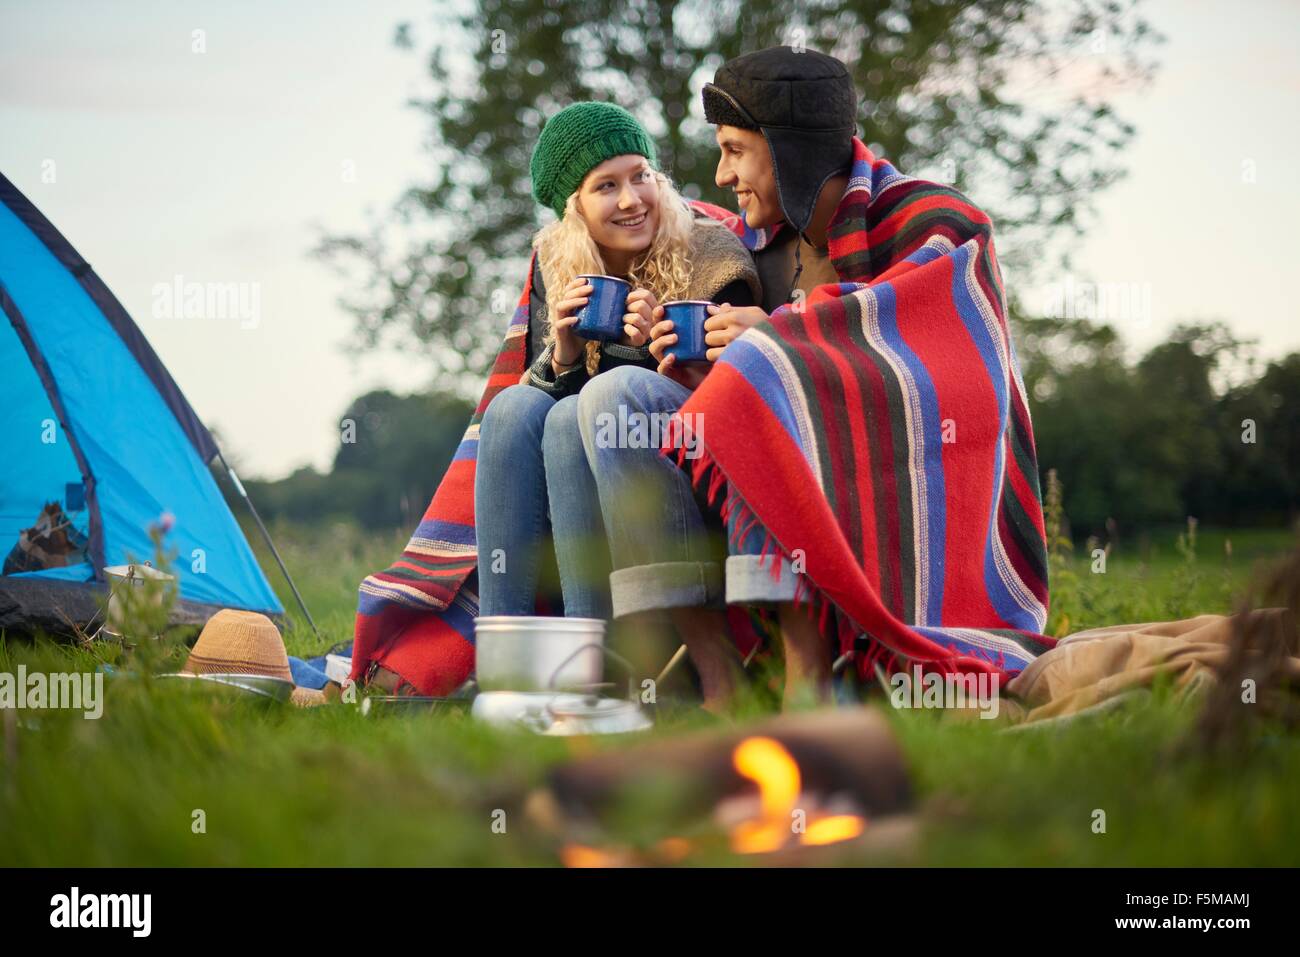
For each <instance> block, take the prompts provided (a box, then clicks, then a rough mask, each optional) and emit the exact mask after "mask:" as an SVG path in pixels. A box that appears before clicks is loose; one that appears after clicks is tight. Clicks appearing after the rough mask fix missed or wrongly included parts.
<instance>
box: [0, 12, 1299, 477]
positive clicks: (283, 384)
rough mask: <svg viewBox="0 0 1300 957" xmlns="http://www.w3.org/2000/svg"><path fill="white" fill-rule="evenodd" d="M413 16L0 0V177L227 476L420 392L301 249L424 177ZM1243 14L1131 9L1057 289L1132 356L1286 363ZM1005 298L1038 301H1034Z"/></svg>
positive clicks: (1277, 89)
mask: <svg viewBox="0 0 1300 957" xmlns="http://www.w3.org/2000/svg"><path fill="white" fill-rule="evenodd" d="M429 9H430V4H429V2H428V0H385V2H384V3H373V4H364V3H356V2H346V0H325V2H312V3H302V4H288V3H285V4H274V5H271V4H265V3H252V2H231V0H227V2H223V3H220V4H217V3H213V2H208V3H199V2H187V0H170V2H147V0H105V2H99V3H84V2H81V3H78V2H70V0H39V2H37V0H32V2H25V3H20V2H13V0H0V131H2V132H0V170H3V172H4V174H5V175H6V176H8V177H9V178H10V179H11V180H13V181H14V183H15V184H16V185H17V186H18V188H19V189H21V190H22V191H23V192H24V193H25V194H26V195H27V196H28V197H29V198H30V199H31V200H32V201H33V202H34V203H35V204H36V205H37V206H38V207H39V208H40V209H41V210H42V211H43V212H44V213H45V215H46V216H47V217H48V218H49V219H50V220H51V221H52V222H53V223H54V225H55V226H56V227H57V228H58V229H59V230H60V231H61V232H62V233H63V234H64V235H65V236H66V237H67V238H68V239H69V240H70V241H71V242H72V244H73V245H74V246H75V247H76V248H77V249H78V250H79V251H80V252H81V254H82V255H83V256H84V257H85V258H86V259H87V260H89V261H90V263H91V265H92V266H94V268H95V270H96V271H97V272H98V273H99V275H100V276H101V277H102V278H103V279H104V281H105V282H106V283H107V284H108V286H109V288H110V289H112V290H113V292H114V293H115V294H116V295H117V297H118V298H119V299H120V300H121V301H122V303H123V304H124V305H125V306H126V308H127V310H128V311H129V312H130V313H131V315H132V316H133V317H134V318H135V320H136V322H137V323H138V324H139V326H140V327H141V329H142V330H143V331H144V333H145V335H146V336H147V337H148V339H149V341H150V342H151V343H152V344H153V345H154V348H155V349H156V350H157V351H158V353H159V354H160V355H161V356H162V359H163V361H164V362H165V363H166V364H167V366H168V368H169V369H170V370H171V372H172V375H173V376H174V377H175V378H176V380H177V381H178V382H179V383H180V386H181V388H182V390H183V391H184V392H185V394H186V396H187V397H188V398H189V400H190V402H191V403H192V404H193V406H194V407H195V409H196V410H197V412H198V414H199V415H200V417H202V418H203V420H204V421H205V422H206V423H207V424H208V425H210V426H212V427H214V428H215V429H217V430H218V431H219V432H220V433H221V435H222V437H223V439H224V445H225V449H226V452H227V455H228V456H232V457H233V458H234V459H237V460H238V461H239V462H241V463H242V471H243V473H244V474H245V475H246V476H257V477H267V478H276V477H280V476H283V475H287V474H288V473H289V472H291V471H292V470H293V469H294V468H297V467H299V466H301V465H305V464H311V465H315V466H316V467H317V468H319V469H322V470H324V469H327V468H328V467H329V464H330V462H331V460H332V457H333V452H334V450H335V448H336V447H337V444H338V421H339V418H340V417H341V415H342V413H343V410H344V409H345V408H346V407H347V405H348V403H349V401H350V400H351V399H352V398H354V397H356V396H358V395H360V394H362V393H363V392H365V391H367V390H369V389H372V388H377V387H387V388H390V389H392V390H393V391H397V392H405V391H410V390H412V389H417V388H421V387H423V386H425V385H426V384H427V381H428V374H427V369H426V367H424V366H423V365H422V364H421V362H420V360H419V359H418V358H412V357H410V356H404V355H402V354H400V353H398V352H390V353H386V354H382V355H375V354H372V355H364V356H359V357H358V356H355V355H353V354H352V353H351V352H350V351H349V350H348V349H347V348H346V347H347V344H348V341H349V332H350V329H351V325H352V319H351V317H350V316H349V315H348V314H347V313H345V312H344V311H343V310H342V308H341V307H339V306H338V305H337V302H336V300H337V297H338V295H339V294H340V293H341V292H344V291H345V290H344V289H343V287H342V286H341V284H340V281H339V280H338V279H336V278H335V277H334V276H333V275H332V274H331V273H330V272H329V270H328V269H327V268H326V267H325V266H324V265H323V264H321V263H319V262H317V261H315V260H313V259H312V258H310V257H309V255H308V251H309V250H310V249H311V248H312V247H313V245H314V244H315V242H316V237H317V234H318V233H317V227H318V226H320V227H324V228H325V229H326V230H327V231H329V232H333V233H348V232H355V231H359V230H361V229H362V228H363V226H364V225H365V222H366V219H365V214H366V210H367V209H368V208H369V209H373V210H374V211H376V212H383V211H385V210H386V209H387V208H388V207H389V206H390V205H391V203H392V201H393V200H394V199H395V198H396V197H397V196H398V195H399V193H400V192H401V190H402V189H403V187H405V186H406V185H408V184H410V183H412V182H413V181H415V180H416V179H418V178H420V177H421V175H422V167H423V164H424V163H425V162H426V159H425V154H424V152H423V151H422V149H421V143H422V140H423V137H424V135H425V124H424V123H423V122H422V120H421V118H420V116H419V115H418V114H417V113H416V111H414V110H412V109H410V108H408V107H406V106H405V105H404V103H405V101H406V99H407V97H409V96H414V95H419V94H420V92H421V91H422V90H423V89H424V62H423V54H424V51H423V50H421V49H419V48H417V50H416V51H401V50H397V49H396V48H394V47H393V45H392V35H393V28H394V25H395V24H396V23H397V22H398V21H399V20H405V19H410V20H414V21H415V22H416V23H417V24H418V23H420V22H421V21H423V20H424V19H425V18H426V17H427V14H428V11H429ZM1248 9H1249V15H1248V16H1246V15H1243V9H1242V8H1241V7H1236V8H1233V14H1232V15H1226V14H1225V9H1224V7H1223V6H1222V5H1221V4H1217V3H1214V2H1211V0H1159V2H1154V3H1148V4H1146V5H1145V6H1144V10H1145V13H1146V16H1147V17H1148V19H1149V20H1151V21H1152V22H1153V24H1154V25H1155V26H1156V27H1157V28H1158V29H1159V30H1160V31H1161V32H1162V33H1164V34H1165V35H1166V37H1167V38H1168V41H1167V42H1166V43H1165V44H1163V45H1162V46H1160V47H1159V48H1157V49H1156V51H1155V53H1156V56H1157V57H1158V58H1159V59H1160V60H1161V62H1162V68H1161V70H1160V73H1159V74H1158V77H1157V80H1156V82H1155V84H1154V85H1153V86H1151V87H1148V88H1147V89H1146V90H1144V91H1142V92H1140V93H1125V94H1121V95H1119V96H1118V97H1116V98H1115V100H1114V104H1115V106H1116V107H1117V108H1118V110H1119V111H1120V113H1121V114H1122V115H1123V116H1124V117H1126V118H1127V119H1129V120H1130V121H1132V122H1134V123H1135V124H1136V125H1137V128H1138V138H1137V141H1136V142H1135V143H1134V145H1133V146H1132V147H1131V148H1130V150H1129V152H1128V154H1127V157H1126V164H1127V166H1128V169H1129V176H1128V178H1127V179H1126V180H1124V181H1123V182H1122V183H1120V184H1119V185H1117V186H1115V187H1113V188H1112V189H1111V190H1109V191H1108V192H1106V193H1105V194H1103V195H1102V197H1100V200H1099V213H1100V215H1099V217H1098V219H1097V220H1096V222H1095V224H1094V226H1093V228H1092V229H1091V230H1090V232H1089V234H1088V236H1087V237H1086V238H1085V239H1084V240H1082V241H1081V242H1080V243H1079V245H1078V246H1077V250H1076V271H1075V273H1074V274H1073V275H1072V276H1071V277H1069V282H1070V283H1072V284H1073V287H1072V288H1074V289H1075V290H1076V294H1077V290H1078V289H1079V284H1081V283H1083V282H1086V281H1092V282H1096V283H1101V284H1109V286H1110V288H1112V289H1118V290H1121V291H1127V290H1129V289H1134V290H1137V291H1138V292H1140V293H1141V296H1142V297H1145V298H1140V300H1135V301H1143V302H1148V301H1149V303H1150V309H1149V317H1150V318H1149V321H1147V320H1146V319H1145V318H1144V316H1143V315H1137V317H1136V318H1134V319H1131V320H1123V319H1122V317H1119V318H1121V321H1120V322H1119V325H1120V326H1121V328H1122V329H1123V330H1124V332H1125V334H1126V336H1127V337H1128V339H1129V341H1130V342H1132V343H1133V345H1134V347H1135V348H1141V347H1142V346H1144V345H1149V344H1150V343H1152V342H1155V341H1157V340H1158V339H1159V338H1160V337H1162V336H1163V335H1164V334H1165V333H1167V332H1168V330H1169V329H1170V328H1171V327H1172V326H1173V325H1174V324H1175V323H1176V322H1177V321H1179V320H1185V319H1212V318H1217V319H1223V320H1225V321H1227V322H1228V323H1229V324H1230V326H1231V327H1232V329H1233V330H1234V331H1235V332H1236V333H1237V334H1238V335H1240V336H1247V337H1256V338H1258V339H1259V340H1260V341H1261V351H1262V353H1263V355H1264V356H1266V357H1276V356H1280V355H1283V354H1285V353H1287V352H1291V351H1295V350H1297V349H1300V306H1297V304H1296V301H1295V298H1294V296H1293V295H1291V293H1290V289H1289V281H1286V280H1285V277H1286V276H1288V275H1292V274H1293V273H1294V271H1295V269H1294V266H1292V267H1288V266H1287V265H1286V264H1285V263H1284V257H1286V256H1288V254H1289V249H1290V243H1291V241H1292V236H1291V233H1292V224H1293V223H1295V222H1297V221H1300V186H1297V177H1296V175H1295V172H1294V165H1295V157H1296V156H1297V155H1300V124H1297V122H1296V116H1297V112H1298V111H1297V102H1298V101H1300V65H1298V63H1297V58H1296V56H1295V54H1294V45H1295V43H1296V41H1297V40H1298V39H1300V5H1296V4H1293V3H1288V2H1285V0H1252V3H1250V4H1249V5H1248ZM195 30H202V31H204V33H203V35H202V39H203V42H204V44H205V46H206V49H205V51H204V52H202V53H197V52H193V49H192V47H193V45H194V43H195V39H194V31H195ZM416 35H417V39H418V38H419V37H420V31H418V30H417V34H416ZM51 174H52V179H53V181H52V182H49V181H48V180H49V179H51ZM961 185H962V187H963V188H964V189H965V190H966V191H967V192H968V193H969V194H970V195H971V196H972V197H973V198H974V199H976V200H977V201H978V199H979V194H978V189H977V188H976V189H972V188H971V187H970V186H969V185H968V184H964V183H963V184H961ZM177 276H180V277H182V280H181V281H182V282H192V281H198V282H205V283H206V282H212V283H242V284H245V285H244V287H243V288H244V290H245V292H246V294H248V295H252V292H253V290H256V295H257V296H258V299H256V300H251V299H250V300H246V304H247V305H250V306H251V304H252V303H253V302H256V304H257V307H258V312H257V317H256V321H252V320H251V319H250V314H249V313H245V314H243V316H242V317H241V315H238V314H235V315H231V316H230V317H229V318H226V319H211V318H205V319H186V318H184V315H183V312H181V313H180V314H174V315H166V314H163V315H155V313H156V312H158V311H159V310H158V309H156V307H157V306H158V305H159V302H158V299H157V297H156V294H155V287H157V286H158V285H159V284H174V283H175V282H176V277H177ZM1049 278H1051V277H1049ZM1007 280H1008V283H1010V284H1014V283H1015V282H1016V277H1015V275H1014V274H1009V275H1008V276H1007ZM1054 281H1055V282H1057V283H1058V288H1062V287H1063V286H1064V282H1065V277H1057V278H1055V279H1054ZM1130 284H1137V285H1136V286H1132V285H1130ZM1021 291H1022V292H1023V293H1024V294H1025V295H1026V297H1027V300H1028V302H1029V304H1030V305H1034V304H1036V303H1040V302H1042V301H1044V300H1045V299H1046V298H1047V296H1048V294H1049V292H1050V289H1048V288H1046V287H1044V286H1043V285H1042V284H1040V285H1037V286H1035V287H1033V288H1022V290H1021Z"/></svg>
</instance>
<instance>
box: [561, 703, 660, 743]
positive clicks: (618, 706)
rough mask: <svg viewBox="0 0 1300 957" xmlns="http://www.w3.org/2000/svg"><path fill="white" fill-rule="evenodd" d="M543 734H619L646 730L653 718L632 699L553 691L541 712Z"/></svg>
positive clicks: (651, 725) (651, 723) (651, 724)
mask: <svg viewBox="0 0 1300 957" xmlns="http://www.w3.org/2000/svg"><path fill="white" fill-rule="evenodd" d="M541 723H542V725H543V727H541V728H539V730H540V731H541V732H542V734H549V735H557V736H569V735H577V734H622V733H624V732H627V731H647V730H649V729H650V728H651V727H653V724H654V722H652V721H651V720H650V719H649V718H648V717H647V716H646V715H645V713H644V712H643V711H642V710H641V707H640V705H638V704H637V703H636V702H635V701H629V700H628V699H626V698H599V697H597V696H596V695H585V694H564V695H556V696H555V697H554V698H553V699H552V700H551V701H550V703H549V704H547V705H546V709H545V711H544V713H543V714H542V721H541Z"/></svg>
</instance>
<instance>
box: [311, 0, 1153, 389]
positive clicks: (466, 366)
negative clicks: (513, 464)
mask: <svg viewBox="0 0 1300 957" xmlns="http://www.w3.org/2000/svg"><path fill="white" fill-rule="evenodd" d="M1134 2H1135V0H1123V2H1119V0H1070V2H1068V3H1065V4H1060V3H1053V4H1048V3H1043V2H1034V0H990V2H982V3H968V2H957V0H852V2H847V3H825V2H821V0H721V2H715V0H707V2H706V0H591V2H588V3H581V4H572V3H564V2H560V0H476V2H471V3H470V5H469V7H468V9H463V8H462V10H461V11H460V12H448V11H447V10H446V8H445V7H443V6H441V5H436V6H435V7H434V13H433V20H432V23H431V24H430V25H429V26H428V27H427V28H426V29H425V32H423V33H421V32H419V31H418V30H417V29H416V28H415V27H413V26H412V25H411V24H401V25H399V27H398V30H397V42H398V43H399V44H400V45H403V46H407V47H410V48H414V47H415V46H416V44H417V43H420V42H427V43H428V46H429V54H428V63H429V74H430V79H431V81H432V90H431V92H430V94H429V96H428V97H427V98H425V99H423V100H420V101H417V102H416V103H414V105H415V106H416V107H417V108H419V109H420V110H422V111H423V112H424V113H425V114H426V115H427V116H428V119H429V123H430V134H431V136H430V143H431V153H432V155H431V160H432V163H431V164H430V165H431V169H432V171H433V175H432V177H431V179H430V181H429V182H427V183H421V184H417V185H414V186H412V187H410V189H408V190H407V191H406V193H405V195H404V196H403V197H402V199H401V200H400V201H399V202H398V204H397V206H396V208H395V210H394V213H393V216H392V217H391V218H389V219H385V220H381V221H378V222H375V223H373V224H372V228H371V230H370V232H369V234H368V235H363V236H339V237H329V238H326V239H325V240H323V241H322V242H321V244H320V246H319V247H318V250H317V252H318V254H319V255H320V256H321V257H322V258H323V259H324V260H325V261H327V262H329V263H331V264H332V265H334V266H335V267H336V268H338V269H339V270H340V271H343V272H345V273H347V274H349V275H350V276H351V277H352V283H353V285H354V288H355V290H356V291H355V292H354V293H352V294H351V295H350V296H349V297H348V298H347V299H346V300H345V301H344V305H345V307H346V308H348V309H349V310H350V311H351V312H352V313H353V315H354V316H355V318H356V332H357V339H358V345H359V346H360V347H361V348H372V347H376V346H378V345H380V344H382V343H384V342H387V341H389V340H392V339H395V340H398V341H401V342H402V343H403V347H404V348H410V346H411V344H412V343H419V344H421V345H422V346H423V348H424V350H425V352H426V353H427V356H428V358H429V361H430V363H431V365H432V366H433V368H434V370H435V371H438V372H443V373H447V374H449V375H450V376H451V377H453V379H455V380H456V381H458V382H459V383H460V385H461V387H462V388H466V389H467V388H469V387H470V386H469V383H471V382H477V380H478V378H479V376H480V375H481V373H482V372H483V371H484V370H485V369H486V367H487V365H488V364H489V363H490V361H491V358H492V356H493V354H494V353H495V351H496V348H497V346H498V343H499V339H500V334H501V332H502V331H503V329H504V327H505V324H506V322H507V321H508V316H509V314H510V312H511V311H512V310H513V307H514V303H515V300H516V297H517V296H518V293H519V289H520V285H521V282H522V273H523V266H524V265H525V263H526V258H525V257H526V255H527V252H528V243H529V239H530V237H531V235H532V234H533V233H534V232H535V230H536V229H537V228H538V226H539V224H540V222H541V218H540V217H541V214H540V213H539V210H538V209H537V207H536V204H535V203H534V201H533V199H532V197H531V195H530V192H529V178H528V160H529V157H530V154H531V151H532V147H533V144H534V143H535V141H536V139H537V136H538V133H539V131H540V129H541V126H542V123H543V120H544V118H545V117H546V116H548V115H550V114H552V113H553V112H555V111H556V110H557V109H559V108H561V107H563V106H564V105H566V104H568V103H570V102H573V101H575V100H580V99H607V100H613V101H616V102H618V103H621V104H622V105H624V106H626V107H628V108H629V109H631V110H632V111H633V112H634V113H636V114H637V115H638V116H639V117H640V118H641V120H642V121H643V122H644V123H645V124H646V126H647V128H648V129H649V130H650V132H651V134H652V135H653V136H655V138H656V140H657V141H658V143H659V144H660V148H661V158H662V160H663V163H664V166H665V169H666V170H667V171H668V172H669V173H670V175H672V176H673V178H674V179H675V180H676V181H677V182H678V184H679V186H681V187H682V189H683V192H684V193H685V194H686V195H688V196H698V197H702V198H706V199H711V200H713V201H715V202H719V203H724V204H725V203H727V202H729V199H730V198H729V197H726V196H723V195H722V194H720V192H719V191H718V190H717V188H716V187H715V186H714V185H713V170H714V166H715V163H716V146H714V144H713V141H712V132H711V128H710V127H709V126H708V124H707V123H705V122H704V118H703V115H702V108H701V106H700V103H699V89H700V86H701V85H702V84H703V82H705V81H706V80H707V79H710V78H711V77H712V74H713V72H714V70H716V68H717V67H718V66H719V65H721V63H722V62H724V61H725V60H727V59H729V58H732V57H734V56H737V55H739V54H741V53H743V52H748V51H751V50H756V49H760V48H762V47H765V46H769V45H772V44H777V43H788V44H790V45H793V46H800V45H805V46H807V47H810V48H814V49H819V50H822V51H824V52H827V53H831V54H834V55H836V56H839V57H840V58H841V59H843V60H844V61H845V62H846V63H848V64H849V66H850V68H851V70H852V72H853V76H854V81H855V84H856V86H857V89H858V90H859V93H860V96H861V102H860V107H859V121H860V126H861V127H862V130H863V131H864V132H863V135H864V138H865V139H866V140H867V141H868V142H869V143H870V144H872V145H873V147H874V148H875V149H876V150H877V151H878V152H880V153H882V154H883V155H886V156H888V157H890V158H891V159H892V160H893V161H895V162H896V163H897V164H898V165H899V166H900V168H902V169H903V170H905V171H913V172H915V173H916V174H917V175H928V176H930V178H933V179H940V180H945V181H949V182H952V183H953V184H954V185H956V186H957V187H958V188H959V189H962V190H964V191H966V192H967V193H969V194H971V195H972V197H973V198H974V199H975V200H976V201H977V202H979V203H980V204H981V205H982V206H984V207H985V208H986V209H987V210H989V212H990V213H991V214H992V215H993V217H994V221H995V223H996V225H997V228H998V230H999V236H1000V239H999V245H1000V248H1001V251H1002V257H1003V260H1004V262H1008V263H1011V262H1014V261H1015V260H1016V250H1017V249H1020V250H1033V251H1034V252H1035V253H1037V252H1038V250H1039V249H1040V247H1041V245H1042V243H1043V241H1044V240H1045V238H1046V237H1047V235H1048V233H1049V232H1050V233H1052V234H1057V233H1061V232H1064V233H1067V234H1068V233H1070V232H1071V231H1072V230H1079V229H1081V228H1082V225H1083V224H1084V222H1085V219H1086V213H1087V211H1088V208H1089V205H1090V202H1091V197H1092V196H1093V195H1095V193H1096V192H1097V191H1098V190H1099V189H1102V188H1104V187H1105V186H1106V185H1108V184H1109V183H1111V182H1113V181H1114V180H1115V179H1116V178H1117V177H1118V176H1119V175H1120V173H1121V170H1120V168H1119V166H1118V162H1117V155H1118V153H1119V151H1120V150H1121V149H1122V148H1123V146H1124V145H1125V143H1127V141H1128V140H1129V138H1130V137H1131V135H1132V132H1133V131H1132V128H1131V127H1130V126H1129V125H1128V124H1126V123H1125V122H1123V121H1122V120H1121V119H1120V118H1119V117H1117V116H1116V115H1115V114H1114V113H1113V111H1112V110H1111V108H1110V107H1109V106H1108V105H1107V103H1106V102H1105V100H1104V97H1102V96H1101V95H1099V93H1098V92H1097V91H1098V90H1099V89H1102V88H1113V84H1114V82H1115V81H1117V80H1133V79H1137V80H1141V79H1144V78H1147V77H1149V76H1150V74H1151V72H1152V70H1153V66H1152V64H1150V63H1149V62H1148V61H1147V60H1146V59H1145V54H1146V50H1147V48H1148V46H1149V45H1150V44H1151V43H1152V42H1154V41H1156V40H1158V39H1159V38H1158V35H1157V34H1155V33H1154V32H1153V31H1152V30H1151V28H1150V27H1149V25H1148V24H1147V23H1146V22H1145V21H1144V20H1143V19H1141V18H1140V17H1138V16H1137V15H1136V13H1135V12H1134V10H1135V7H1134ZM1067 79H1068V83H1067V82H1066V81H1067ZM1053 81H1056V82H1057V83H1058V85H1059V84H1065V85H1072V86H1073V87H1074V92H1073V93H1072V94H1071V95H1070V96H1069V97H1068V99H1065V100H1064V101H1063V102H1059V103H1054V102H1050V101H1045V100H1044V99H1043V91H1044V90H1045V89H1047V88H1048V86H1049V85H1050V84H1051V83H1052V82H1053ZM548 215H549V214H548ZM395 223H396V224H400V226H401V227H402V228H401V229H400V230H399V231H398V232H400V235H399V234H398V233H395V232H394V230H393V226H394V224H395ZM1026 258H1027V257H1026Z"/></svg>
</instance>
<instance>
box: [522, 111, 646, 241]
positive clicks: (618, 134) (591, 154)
mask: <svg viewBox="0 0 1300 957" xmlns="http://www.w3.org/2000/svg"><path fill="white" fill-rule="evenodd" d="M629 154H633V155H636V156H644V157H645V158H646V159H648V160H649V161H650V165H651V166H655V167H657V166H658V160H657V159H656V157H655V144H654V141H653V140H652V139H650V134H649V133H647V132H646V131H645V127H643V126H642V125H641V124H640V123H638V122H637V120H636V117H635V116H633V115H632V114H631V113H629V112H628V111H627V110H625V109H623V108H622V107H621V106H615V105H614V104H613V103H594V102H585V103H574V104H573V105H572V106H566V107H565V108H564V109H562V110H560V112H558V113H556V114H555V115H554V116H552V117H551V118H550V120H548V121H547V123H546V125H545V126H544V127H542V135H541V136H539V137H538V138H537V146H535V147H534V148H533V159H532V162H531V163H529V164H528V170H529V172H530V173H531V174H532V177H533V196H534V197H535V198H536V199H537V201H538V202H539V203H541V204H542V205H543V206H549V207H551V209H553V210H555V215H557V216H563V215H564V204H565V202H566V201H567V200H568V198H569V195H570V194H571V193H572V192H573V191H574V190H576V189H577V188H578V187H579V186H580V185H582V180H583V179H584V177H586V175H587V174H588V173H590V172H591V171H592V170H593V169H595V168H596V167H597V166H599V165H600V164H601V163H603V162H605V160H607V159H610V158H611V157H614V156H626V155H629Z"/></svg>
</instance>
